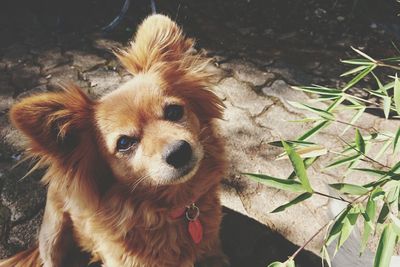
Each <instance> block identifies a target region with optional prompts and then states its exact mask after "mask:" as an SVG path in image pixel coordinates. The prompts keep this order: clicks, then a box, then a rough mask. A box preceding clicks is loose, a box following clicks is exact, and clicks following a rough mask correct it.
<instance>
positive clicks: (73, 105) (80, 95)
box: [10, 86, 94, 156]
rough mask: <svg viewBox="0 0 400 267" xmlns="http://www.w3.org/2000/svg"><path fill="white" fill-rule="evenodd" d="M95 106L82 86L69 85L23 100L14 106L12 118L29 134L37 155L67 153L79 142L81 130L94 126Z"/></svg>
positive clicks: (34, 152) (31, 148)
mask: <svg viewBox="0 0 400 267" xmlns="http://www.w3.org/2000/svg"><path fill="white" fill-rule="evenodd" d="M93 105H94V103H93V101H92V100H90V99H89V97H88V96H87V95H86V94H85V93H84V92H82V90H81V89H79V88H78V87H76V86H68V87H65V88H64V90H63V91H61V92H51V93H44V94H39V95H36V96H31V97H28V98H25V99H23V100H22V101H21V102H19V103H17V104H16V105H14V106H13V107H12V109H11V111H10V118H11V121H12V123H13V124H14V126H16V128H18V129H19V130H21V131H22V132H23V133H24V134H25V135H26V136H27V137H28V139H29V142H30V144H29V145H30V150H31V152H32V153H33V154H36V155H53V156H54V155H60V154H67V153H69V152H71V151H72V150H73V149H74V148H75V147H76V146H77V145H78V143H79V140H80V137H79V133H81V132H82V131H84V130H85V129H88V127H90V126H89V125H91V118H92V109H93Z"/></svg>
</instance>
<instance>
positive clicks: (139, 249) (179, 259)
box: [72, 186, 221, 267]
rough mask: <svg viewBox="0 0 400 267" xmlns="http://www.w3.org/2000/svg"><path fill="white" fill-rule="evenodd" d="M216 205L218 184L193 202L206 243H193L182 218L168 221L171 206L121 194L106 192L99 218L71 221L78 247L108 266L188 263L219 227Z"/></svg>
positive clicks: (150, 266) (186, 265) (168, 266)
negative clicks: (164, 206)
mask: <svg viewBox="0 0 400 267" xmlns="http://www.w3.org/2000/svg"><path fill="white" fill-rule="evenodd" d="M216 203H219V201H218V196H217V186H215V188H211V190H210V192H209V193H208V194H206V195H205V196H203V197H202V198H201V199H199V200H198V201H197V202H196V205H198V207H199V209H200V211H201V215H200V217H199V219H200V222H201V224H202V226H203V229H204V236H203V240H205V242H202V243H201V244H200V245H196V244H195V243H194V242H193V240H192V238H191V236H190V234H189V232H188V221H187V220H186V218H185V217H179V218H176V219H172V218H171V216H170V212H171V210H167V209H162V208H161V209H159V208H155V207H154V206H153V205H151V204H150V203H149V202H143V203H140V202H137V201H135V200H131V199H129V198H128V199H125V198H124V196H122V195H121V194H120V193H119V194H115V195H111V196H109V198H107V200H106V201H105V202H104V204H103V205H104V207H103V209H102V211H101V212H100V213H97V216H94V217H92V218H91V219H90V220H82V219H81V217H80V216H79V215H78V216H72V222H73V225H74V231H75V236H76V237H79V238H78V240H77V242H78V243H79V244H80V246H81V247H82V248H84V250H87V251H92V252H93V253H92V254H93V259H94V260H100V261H103V262H104V263H105V264H106V266H121V267H125V266H127V267H128V266H129V267H136V266H138V267H139V266H141V267H143V266H146V267H153V266H154V267H156V266H157V267H158V266H165V267H177V266H179V267H190V266H193V262H195V261H196V259H198V258H199V257H200V256H201V255H202V253H203V250H204V251H205V250H206V248H207V246H208V243H210V241H213V237H214V236H215V235H216V234H217V233H218V231H219V223H220V220H221V219H220V218H221V210H220V207H219V205H216ZM203 248H204V249H203ZM110 259H112V260H110ZM178 263H179V264H180V265H177V264H178Z"/></svg>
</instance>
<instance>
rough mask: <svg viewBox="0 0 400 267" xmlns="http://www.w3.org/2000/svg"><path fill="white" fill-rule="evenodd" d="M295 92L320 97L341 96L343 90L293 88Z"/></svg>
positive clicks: (313, 87)
mask: <svg viewBox="0 0 400 267" xmlns="http://www.w3.org/2000/svg"><path fill="white" fill-rule="evenodd" d="M291 88H292V89H294V90H298V91H303V92H307V93H313V94H319V95H329V96H336V97H337V96H339V95H342V94H343V92H342V90H338V89H332V88H327V87H323V86H292V87H291Z"/></svg>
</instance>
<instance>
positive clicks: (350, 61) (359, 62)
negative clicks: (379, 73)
mask: <svg viewBox="0 0 400 267" xmlns="http://www.w3.org/2000/svg"><path fill="white" fill-rule="evenodd" d="M340 62H342V63H345V64H350V65H364V66H371V65H373V64H375V63H374V62H371V61H369V60H366V59H345V60H340Z"/></svg>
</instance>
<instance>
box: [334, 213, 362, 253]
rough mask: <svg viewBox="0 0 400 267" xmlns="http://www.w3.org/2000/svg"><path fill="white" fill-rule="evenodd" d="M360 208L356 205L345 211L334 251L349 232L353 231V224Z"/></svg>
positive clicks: (342, 242)
mask: <svg viewBox="0 0 400 267" xmlns="http://www.w3.org/2000/svg"><path fill="white" fill-rule="evenodd" d="M359 214H360V210H359V208H358V207H353V208H351V210H350V211H349V212H348V213H347V215H346V217H345V218H344V220H343V225H342V230H341V231H340V236H339V240H338V242H337V245H336V251H337V250H338V249H339V248H340V247H341V246H342V245H343V244H344V242H345V241H346V240H347V239H348V238H349V236H350V234H351V232H352V231H353V228H354V225H355V224H356V222H357V218H358V215H359Z"/></svg>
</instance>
